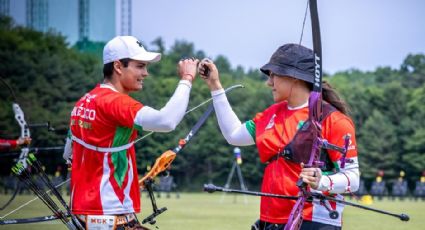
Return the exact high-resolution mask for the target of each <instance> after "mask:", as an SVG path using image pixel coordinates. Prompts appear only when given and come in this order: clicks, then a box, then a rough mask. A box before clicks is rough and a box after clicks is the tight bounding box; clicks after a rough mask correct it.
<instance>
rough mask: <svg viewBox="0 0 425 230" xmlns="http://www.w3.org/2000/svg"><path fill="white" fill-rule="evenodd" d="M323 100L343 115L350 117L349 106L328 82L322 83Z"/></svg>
mask: <svg viewBox="0 0 425 230" xmlns="http://www.w3.org/2000/svg"><path fill="white" fill-rule="evenodd" d="M322 98H323V100H324V101H326V102H328V103H329V104H331V105H332V106H333V107H335V108H336V109H337V110H338V111H340V112H341V113H343V114H345V115H347V116H349V113H350V108H349V107H348V104H347V103H346V102H345V101H344V100H343V99H342V98H341V97H340V96H339V94H338V93H337V91H336V90H335V89H334V88H333V87H332V86H331V85H330V84H329V83H328V82H326V81H323V82H322Z"/></svg>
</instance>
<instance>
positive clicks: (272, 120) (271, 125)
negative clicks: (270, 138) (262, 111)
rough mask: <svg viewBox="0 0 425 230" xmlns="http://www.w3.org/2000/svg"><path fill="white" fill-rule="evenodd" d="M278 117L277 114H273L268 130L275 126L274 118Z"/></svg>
mask: <svg viewBox="0 0 425 230" xmlns="http://www.w3.org/2000/svg"><path fill="white" fill-rule="evenodd" d="M275 117H276V114H273V116H272V117H271V118H270V120H269V123H268V124H267V126H266V128H265V129H266V130H267V129H271V128H272V127H273V126H274V118H275Z"/></svg>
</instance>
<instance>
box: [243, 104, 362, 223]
mask: <svg viewBox="0 0 425 230" xmlns="http://www.w3.org/2000/svg"><path fill="white" fill-rule="evenodd" d="M307 119H308V107H304V108H301V109H296V110H290V109H288V107H287V102H282V103H277V104H274V105H272V106H270V107H269V108H267V109H266V110H264V111H263V112H261V113H258V114H257V115H256V116H255V118H254V119H252V120H250V121H248V122H246V123H245V125H246V128H247V129H248V131H249V133H250V134H251V136H252V137H253V138H254V140H255V142H256V145H257V148H258V152H259V156H260V160H261V161H262V162H267V161H268V160H269V159H270V158H272V157H273V156H275V155H276V154H277V153H279V152H281V151H282V150H283V149H284V147H285V146H286V145H287V144H288V143H289V142H290V141H291V140H292V138H293V137H294V135H295V133H296V132H297V130H298V128H300V127H301V126H302V124H303V122H304V121H306V120H307ZM354 132H355V131H354V124H353V122H352V121H351V119H350V118H349V117H347V116H345V115H344V114H342V113H341V112H339V111H336V112H333V113H331V114H330V115H329V116H328V117H327V118H326V119H325V120H324V121H323V124H322V135H323V138H325V139H327V140H328V141H329V142H330V143H332V144H336V145H338V146H343V145H344V138H343V137H344V136H345V135H346V134H351V137H352V138H351V143H350V146H349V151H348V153H347V157H348V158H352V157H357V150H356V147H355V146H356V142H355V138H354V136H355V135H354V134H355V133H354ZM328 155H329V157H330V159H331V161H332V162H333V163H334V165H335V167H336V168H338V163H337V162H338V160H339V159H340V158H341V154H340V153H339V152H336V151H329V150H328ZM300 172H301V167H300V165H299V164H296V163H294V162H291V161H289V160H285V159H283V158H279V159H278V160H274V161H271V162H270V163H269V164H268V165H267V166H266V168H265V172H264V177H263V183H262V187H261V191H262V192H265V193H273V194H282V195H289V196H297V195H298V192H299V189H298V187H297V186H296V181H297V180H298V178H299V174H300ZM294 204H295V201H294V200H285V199H276V198H270V197H262V198H261V211H260V219H261V220H262V221H266V222H270V223H280V224H284V223H286V222H287V221H288V218H289V215H290V212H291V210H292V207H293V206H294ZM330 205H331V207H333V208H336V209H337V211H338V212H339V213H341V212H342V209H343V206H341V205H337V204H335V203H332V202H331V204H330ZM303 218H304V220H308V221H317V222H321V223H325V224H331V225H337V226H340V225H341V219H336V220H333V219H330V218H329V213H328V212H327V211H326V209H325V208H324V207H323V206H321V205H320V204H319V203H306V205H305V206H304V211H303Z"/></svg>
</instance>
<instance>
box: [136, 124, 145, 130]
mask: <svg viewBox="0 0 425 230" xmlns="http://www.w3.org/2000/svg"><path fill="white" fill-rule="evenodd" d="M134 128H135V129H136V130H137V131H140V132H142V131H143V127H142V126H141V125H136V124H134Z"/></svg>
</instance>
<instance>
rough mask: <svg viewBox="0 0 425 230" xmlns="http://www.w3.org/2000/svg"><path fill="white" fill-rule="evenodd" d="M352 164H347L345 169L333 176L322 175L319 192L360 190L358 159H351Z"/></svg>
mask: <svg viewBox="0 0 425 230" xmlns="http://www.w3.org/2000/svg"><path fill="white" fill-rule="evenodd" d="M350 159H351V160H353V162H352V163H348V162H347V163H346V164H345V168H344V169H341V171H340V172H337V173H335V174H332V175H328V176H325V175H322V177H321V178H320V181H319V187H318V188H317V190H319V191H328V192H330V193H345V192H355V191H357V189H359V183H360V173H359V163H358V159H357V157H353V158H350Z"/></svg>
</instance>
